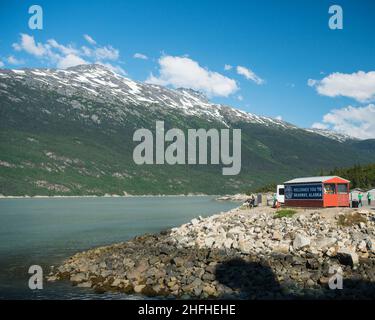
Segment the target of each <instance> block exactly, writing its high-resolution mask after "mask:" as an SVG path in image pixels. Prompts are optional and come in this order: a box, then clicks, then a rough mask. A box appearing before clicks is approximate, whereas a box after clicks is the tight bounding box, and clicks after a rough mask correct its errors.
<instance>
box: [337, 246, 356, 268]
mask: <svg viewBox="0 0 375 320" xmlns="http://www.w3.org/2000/svg"><path fill="white" fill-rule="evenodd" d="M337 258H338V260H339V262H340V263H341V264H343V265H349V266H351V267H356V266H357V265H358V263H359V259H358V255H357V254H356V253H355V252H354V251H353V250H350V249H348V248H340V249H339V250H338V251H337Z"/></svg>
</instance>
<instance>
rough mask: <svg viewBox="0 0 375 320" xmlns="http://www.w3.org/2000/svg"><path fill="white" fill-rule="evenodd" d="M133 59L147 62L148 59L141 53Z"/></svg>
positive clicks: (136, 54)
mask: <svg viewBox="0 0 375 320" xmlns="http://www.w3.org/2000/svg"><path fill="white" fill-rule="evenodd" d="M133 58H134V59H141V60H148V57H147V56H146V55H145V54H143V53H135V54H134V56H133Z"/></svg>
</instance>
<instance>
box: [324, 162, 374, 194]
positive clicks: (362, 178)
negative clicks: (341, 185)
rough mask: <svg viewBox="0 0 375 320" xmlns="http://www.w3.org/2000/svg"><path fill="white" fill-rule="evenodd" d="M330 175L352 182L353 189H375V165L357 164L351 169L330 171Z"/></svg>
mask: <svg viewBox="0 0 375 320" xmlns="http://www.w3.org/2000/svg"><path fill="white" fill-rule="evenodd" d="M328 174H329V175H335V176H340V177H342V178H344V179H347V180H350V186H351V188H362V189H371V188H373V187H375V163H371V164H368V165H360V164H357V165H355V166H353V167H349V168H336V169H334V170H332V171H329V173H328Z"/></svg>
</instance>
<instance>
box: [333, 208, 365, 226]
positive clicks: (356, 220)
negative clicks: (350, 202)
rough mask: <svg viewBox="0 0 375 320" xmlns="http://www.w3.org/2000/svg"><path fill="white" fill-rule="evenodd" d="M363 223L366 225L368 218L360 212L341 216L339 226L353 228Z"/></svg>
mask: <svg viewBox="0 0 375 320" xmlns="http://www.w3.org/2000/svg"><path fill="white" fill-rule="evenodd" d="M361 222H363V223H366V218H365V217H363V216H362V215H361V214H360V213H358V212H351V213H347V214H342V215H340V216H339V219H338V221H337V224H338V225H339V226H343V227H351V226H354V225H359V224H360V223H361Z"/></svg>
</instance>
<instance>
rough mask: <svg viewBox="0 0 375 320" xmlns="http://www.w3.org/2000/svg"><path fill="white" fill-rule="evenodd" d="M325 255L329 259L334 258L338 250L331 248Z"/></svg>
mask: <svg viewBox="0 0 375 320" xmlns="http://www.w3.org/2000/svg"><path fill="white" fill-rule="evenodd" d="M325 254H326V255H327V256H328V257H333V256H334V255H335V254H336V248H335V247H331V248H329V249H328V250H327V251H326V252H325Z"/></svg>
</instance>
